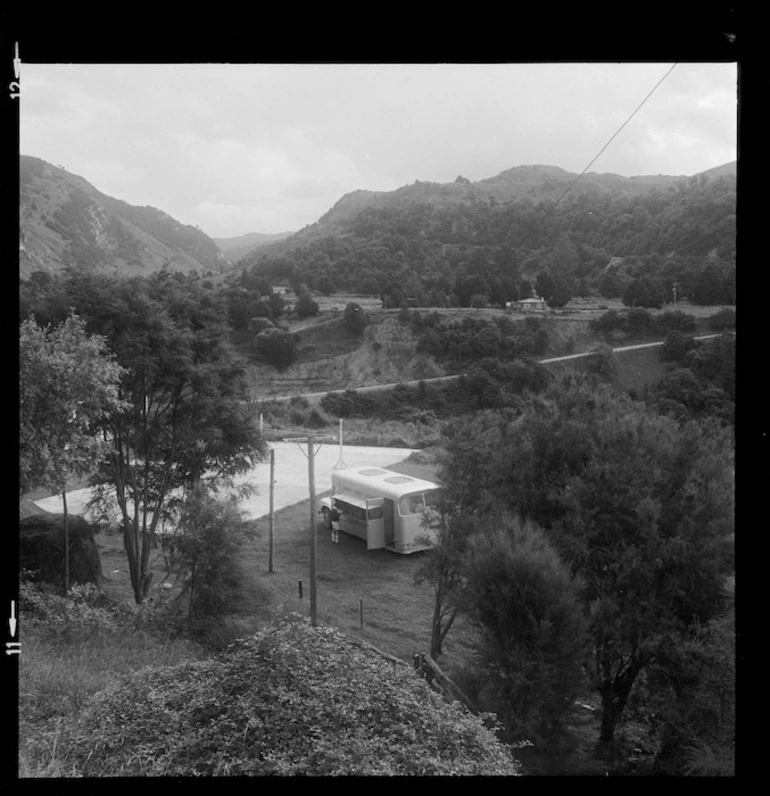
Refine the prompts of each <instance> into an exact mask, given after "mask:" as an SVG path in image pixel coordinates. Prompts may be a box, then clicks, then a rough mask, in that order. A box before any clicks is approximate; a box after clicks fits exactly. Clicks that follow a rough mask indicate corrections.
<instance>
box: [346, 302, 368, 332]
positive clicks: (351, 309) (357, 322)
mask: <svg viewBox="0 0 770 796" xmlns="http://www.w3.org/2000/svg"><path fill="white" fill-rule="evenodd" d="M342 322H343V324H344V325H345V328H346V329H347V330H348V331H349V332H350V333H351V334H358V335H360V334H363V332H364V329H366V327H367V325H368V324H369V318H368V317H367V315H366V313H365V312H364V309H363V307H362V306H361V305H360V304H356V302H354V301H351V302H348V304H347V306H346V307H345V312H344V314H343V316H342Z"/></svg>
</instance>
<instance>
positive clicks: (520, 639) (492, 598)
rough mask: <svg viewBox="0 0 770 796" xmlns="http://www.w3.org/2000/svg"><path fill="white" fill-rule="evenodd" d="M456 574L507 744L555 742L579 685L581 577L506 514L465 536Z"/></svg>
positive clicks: (584, 638)
mask: <svg viewBox="0 0 770 796" xmlns="http://www.w3.org/2000/svg"><path fill="white" fill-rule="evenodd" d="M462 572H463V578H462V583H463V586H462V600H463V605H464V606H465V608H466V610H467V612H468V614H469V615H470V616H471V617H472V618H473V619H475V620H476V621H477V622H478V623H479V624H480V626H481V628H482V636H483V639H484V643H483V648H482V650H481V658H482V671H483V673H484V680H485V684H484V686H483V691H486V692H487V693H489V692H490V691H491V692H492V694H493V696H492V698H491V700H490V702H489V703H488V704H489V708H490V710H493V711H494V712H495V713H496V714H497V715H498V716H499V717H500V718H501V720H502V721H503V723H504V726H505V727H506V730H507V732H508V737H510V738H522V737H525V738H528V739H531V740H535V741H536V745H539V743H542V742H547V741H549V740H553V739H554V738H555V736H556V735H557V733H558V732H559V730H561V729H563V722H564V719H565V718H566V716H567V715H569V713H570V712H571V710H572V707H573V704H574V701H575V698H576V697H577V696H578V695H579V694H580V693H581V690H582V688H583V687H584V682H583V681H584V675H583V667H584V664H585V662H586V657H587V653H588V650H589V643H588V641H589V637H588V633H587V631H588V626H587V621H586V619H585V617H584V615H583V607H582V603H581V599H580V580H579V578H576V577H574V576H573V575H572V574H570V572H569V568H568V567H567V566H566V565H565V564H564V562H563V561H562V560H561V558H560V557H559V554H558V553H557V552H556V550H555V548H554V547H553V545H552V544H551V543H550V542H549V540H548V538H547V536H546V534H545V533H544V532H543V531H542V530H541V529H539V528H536V527H534V526H532V525H528V524H522V523H520V522H519V521H518V520H517V519H516V518H515V517H512V516H505V517H502V518H500V519H499V520H496V519H495V518H489V519H488V520H487V522H486V527H485V529H484V530H483V531H481V532H477V533H475V534H474V535H473V536H471V538H470V539H469V540H468V544H467V553H466V556H465V560H464V562H463V564H462Z"/></svg>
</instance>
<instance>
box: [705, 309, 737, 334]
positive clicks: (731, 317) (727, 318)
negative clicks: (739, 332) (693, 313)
mask: <svg viewBox="0 0 770 796" xmlns="http://www.w3.org/2000/svg"><path fill="white" fill-rule="evenodd" d="M708 324H709V328H710V329H713V330H714V331H715V332H722V331H724V330H725V329H735V310H731V309H728V308H727V307H725V308H724V309H721V310H719V312H716V313H714V315H711V316H710V317H709V319H708Z"/></svg>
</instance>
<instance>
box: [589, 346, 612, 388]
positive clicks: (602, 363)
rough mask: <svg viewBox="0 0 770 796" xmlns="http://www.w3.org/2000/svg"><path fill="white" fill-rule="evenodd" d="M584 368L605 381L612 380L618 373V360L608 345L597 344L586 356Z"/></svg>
mask: <svg viewBox="0 0 770 796" xmlns="http://www.w3.org/2000/svg"><path fill="white" fill-rule="evenodd" d="M586 370H587V371H588V373H593V374H594V375H595V376H599V377H600V378H602V379H605V380H607V381H612V380H613V379H614V378H615V376H617V373H618V360H617V358H616V357H615V354H613V353H612V348H610V346H608V345H599V346H597V347H596V348H595V349H594V350H593V351H592V352H591V353H590V354H589V355H588V357H587V360H586Z"/></svg>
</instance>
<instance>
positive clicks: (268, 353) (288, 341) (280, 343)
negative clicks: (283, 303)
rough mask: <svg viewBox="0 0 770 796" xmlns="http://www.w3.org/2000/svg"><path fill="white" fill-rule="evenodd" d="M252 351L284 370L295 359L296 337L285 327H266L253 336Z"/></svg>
mask: <svg viewBox="0 0 770 796" xmlns="http://www.w3.org/2000/svg"><path fill="white" fill-rule="evenodd" d="M254 351H255V352H256V353H257V356H259V357H260V358H261V359H264V360H265V362H269V363H270V364H271V365H273V366H274V367H276V368H277V369H278V370H286V368H289V367H291V366H292V365H293V364H294V362H296V360H297V356H298V348H297V338H296V337H295V336H294V335H293V334H291V332H289V331H287V330H286V329H278V328H276V327H267V328H265V329H262V331H260V332H259V333H258V334H257V336H256V337H255V338H254Z"/></svg>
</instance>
